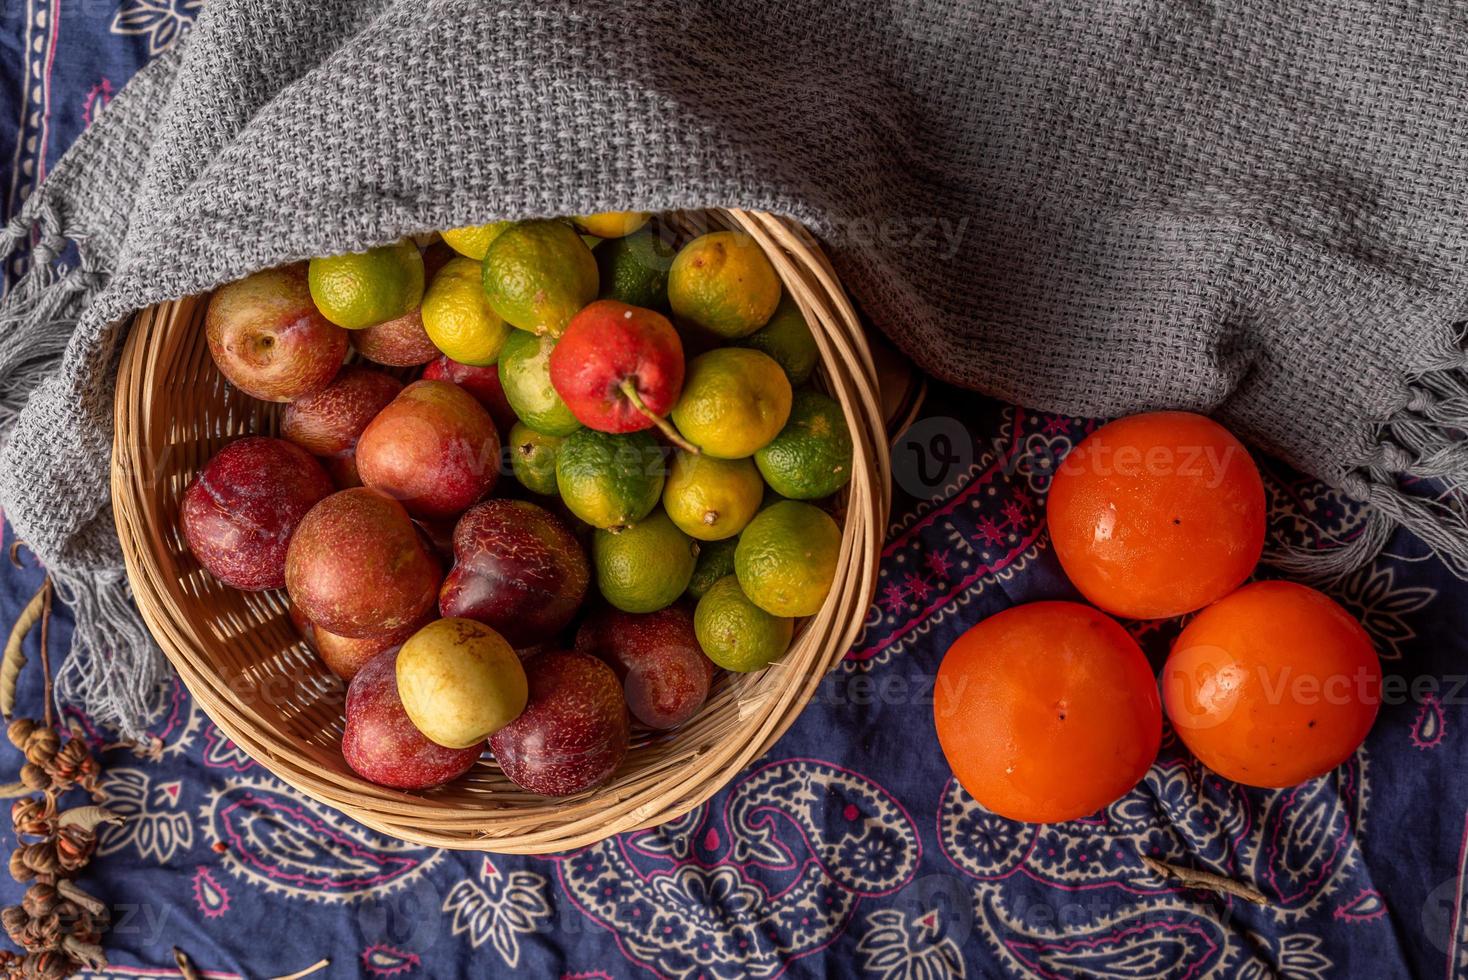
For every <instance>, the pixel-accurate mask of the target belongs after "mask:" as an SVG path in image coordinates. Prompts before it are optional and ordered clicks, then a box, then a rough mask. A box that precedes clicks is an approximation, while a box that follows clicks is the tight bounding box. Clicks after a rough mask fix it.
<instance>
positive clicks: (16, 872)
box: [10, 847, 36, 882]
mask: <svg viewBox="0 0 1468 980" xmlns="http://www.w3.org/2000/svg"><path fill="white" fill-rule="evenodd" d="M35 876H36V873H35V871H33V870H31V866H30V865H28V864H26V863H25V855H24V854H22V853H21V849H20V848H18V847H17V848H16V849H15V850H13V851H11V852H10V877H12V878H14V879H15V880H16V881H22V882H24V881H30V880H31V879H32V878H34V877H35Z"/></svg>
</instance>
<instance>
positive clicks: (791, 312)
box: [737, 293, 821, 388]
mask: <svg viewBox="0 0 1468 980" xmlns="http://www.w3.org/2000/svg"><path fill="white" fill-rule="evenodd" d="M737 343H738V346H740V347H752V348H754V349H755V350H757V351H764V352H765V353H766V354H768V355H770V356H771V357H773V358H774V359H775V363H777V364H779V365H780V367H781V368H783V369H784V371H785V377H787V378H789V379H790V385H791V387H793V388H798V387H800V386H801V385H803V384H805V383H806V382H807V381H809V380H810V376H811V374H812V373H814V371H815V369H816V362H817V361H819V360H820V357H821V352H820V349H819V348H818V347H816V338H815V337H814V336H812V335H811V332H810V324H808V323H806V322H805V315H804V314H802V313H801V312H800V307H798V306H796V305H795V300H793V299H791V298H790V294H789V293H786V294H785V295H784V296H782V297H781V298H780V305H779V306H777V307H775V313H774V315H773V316H771V317H770V322H769V323H766V324H765V325H764V326H762V327H760V328H759V329H758V330H756V331H755V332H754V333H752V334H750V335H749V336H748V337H744V338H742V339H741V340H739V341H738V342H737Z"/></svg>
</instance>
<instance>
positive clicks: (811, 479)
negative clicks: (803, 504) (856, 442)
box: [754, 391, 852, 500]
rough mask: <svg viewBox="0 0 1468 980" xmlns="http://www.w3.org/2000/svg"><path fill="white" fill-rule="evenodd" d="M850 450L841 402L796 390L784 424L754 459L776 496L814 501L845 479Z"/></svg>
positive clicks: (849, 469)
mask: <svg viewBox="0 0 1468 980" xmlns="http://www.w3.org/2000/svg"><path fill="white" fill-rule="evenodd" d="M851 452H852V450H851V430H850V429H849V428H847V426H846V416H845V414H843V413H842V411H841V406H840V405H838V404H836V402H835V401H834V400H833V399H830V398H827V397H826V396H825V395H823V394H821V393H820V392H818V391H797V392H796V393H795V400H794V402H793V403H792V404H791V406H790V419H789V421H787V422H786V423H785V428H783V429H781V430H780V434H779V435H777V436H776V437H775V438H774V439H773V440H771V441H770V443H769V445H767V446H765V447H764V448H762V449H760V450H758V451H757V452H756V453H755V454H754V462H755V465H757V466H758V467H759V472H760V475H761V476H763V477H764V478H765V481H766V482H767V483H769V485H770V487H771V488H772V489H774V491H775V492H776V493H778V494H780V495H781V496H782V497H789V498H790V499H792V500H817V499H819V498H821V497H829V496H830V495H831V494H833V493H835V492H836V491H837V490H840V489H841V488H842V487H844V486H846V483H847V481H848V480H850V479H851Z"/></svg>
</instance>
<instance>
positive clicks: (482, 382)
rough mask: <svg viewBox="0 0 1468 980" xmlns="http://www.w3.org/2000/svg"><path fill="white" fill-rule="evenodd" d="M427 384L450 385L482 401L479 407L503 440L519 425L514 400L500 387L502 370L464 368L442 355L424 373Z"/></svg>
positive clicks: (494, 367) (430, 363)
mask: <svg viewBox="0 0 1468 980" xmlns="http://www.w3.org/2000/svg"><path fill="white" fill-rule="evenodd" d="M423 380H424V381H448V382H451V383H452V384H456V385H458V386H459V387H460V388H463V389H464V390H465V391H467V392H468V393H469V394H471V395H473V396H474V397H475V398H476V399H478V401H479V404H481V405H483V406H484V409H485V411H487V412H489V415H490V418H492V419H494V424H495V428H497V429H499V432H500V435H501V436H503V435H505V434H506V433H507V432H509V431H510V429H511V428H512V427H513V426H514V424H515V423H516V422H517V421H519V418H518V417H517V416H516V415H515V410H514V409H513V408H511V407H510V400H509V399H508V398H506V397H505V387H504V385H502V384H500V366H499V365H498V364H491V365H489V366H488V367H475V366H474V365H472V364H460V363H459V362H458V361H456V360H454V359H452V358H451V357H449V356H448V355H447V354H441V355H439V357H438V359H437V360H434V361H431V362H429V365H428V367H426V368H424V369H423Z"/></svg>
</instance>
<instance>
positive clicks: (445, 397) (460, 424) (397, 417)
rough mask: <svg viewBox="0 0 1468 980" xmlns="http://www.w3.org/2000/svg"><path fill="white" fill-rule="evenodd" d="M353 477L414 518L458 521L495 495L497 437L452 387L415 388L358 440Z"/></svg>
mask: <svg viewBox="0 0 1468 980" xmlns="http://www.w3.org/2000/svg"><path fill="white" fill-rule="evenodd" d="M357 472H358V473H359V474H361V477H362V482H363V483H365V484H366V485H367V486H369V487H372V488H374V489H376V490H381V491H382V492H383V493H385V494H387V495H388V496H390V497H393V498H395V499H397V500H400V501H402V504H403V506H404V507H406V508H408V510H409V512H410V513H412V514H413V516H415V517H426V518H429V519H432V520H443V519H445V518H452V517H457V516H458V515H459V514H462V513H463V512H464V511H465V510H467V509H468V508H469V507H470V506H472V505H473V504H474V503H475V502H476V501H479V500H481V499H483V498H484V497H486V496H488V495H489V492H490V491H491V490H493V489H494V485H495V481H496V480H498V479H499V472H500V437H499V433H497V432H496V431H495V428H494V420H493V419H491V418H490V417H489V413H488V412H486V411H485V410H484V406H482V405H480V404H479V403H478V402H477V401H475V400H474V398H473V396H471V395H470V394H469V393H468V392H466V391H464V389H462V388H460V387H459V386H458V385H453V384H449V383H448V382H446V381H415V382H414V383H413V384H410V385H408V387H406V388H404V389H403V390H402V392H401V393H400V394H399V395H398V396H397V397H396V398H394V399H393V400H392V402H391V404H389V405H388V406H387V407H386V408H384V409H383V410H382V411H381V412H379V413H378V414H377V417H376V418H374V419H373V420H372V423H371V424H370V425H368V426H367V430H366V431H365V432H363V433H362V437H361V438H360V439H358V440H357Z"/></svg>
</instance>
